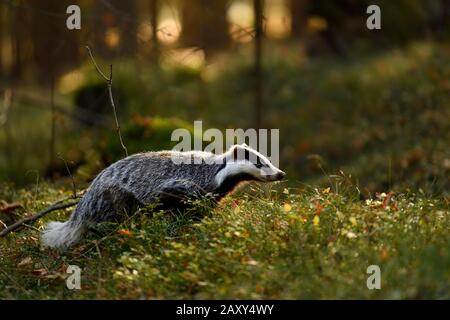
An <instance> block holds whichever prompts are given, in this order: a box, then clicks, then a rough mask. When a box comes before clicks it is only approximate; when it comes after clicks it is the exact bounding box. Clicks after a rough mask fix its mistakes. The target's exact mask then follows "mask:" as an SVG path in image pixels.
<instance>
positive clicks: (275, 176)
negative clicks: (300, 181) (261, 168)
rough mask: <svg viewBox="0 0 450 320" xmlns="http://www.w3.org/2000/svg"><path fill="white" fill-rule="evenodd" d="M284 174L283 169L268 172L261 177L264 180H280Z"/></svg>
mask: <svg viewBox="0 0 450 320" xmlns="http://www.w3.org/2000/svg"><path fill="white" fill-rule="evenodd" d="M285 176H286V173H285V172H284V171H281V170H280V171H277V172H276V173H274V174H268V175H265V176H264V177H263V179H264V180H265V181H279V180H282V179H283V178H284V177H285Z"/></svg>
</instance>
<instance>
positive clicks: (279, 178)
mask: <svg viewBox="0 0 450 320" xmlns="http://www.w3.org/2000/svg"><path fill="white" fill-rule="evenodd" d="M285 176H286V173H285V172H284V171H280V172H278V173H277V179H278V180H281V179H283V178H284V177H285Z"/></svg>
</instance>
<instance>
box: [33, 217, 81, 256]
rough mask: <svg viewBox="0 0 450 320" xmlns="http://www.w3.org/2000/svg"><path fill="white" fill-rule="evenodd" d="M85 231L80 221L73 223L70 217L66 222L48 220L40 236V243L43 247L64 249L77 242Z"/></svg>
mask: <svg viewBox="0 0 450 320" xmlns="http://www.w3.org/2000/svg"><path fill="white" fill-rule="evenodd" d="M84 231H85V226H84V225H83V224H82V223H75V221H73V220H72V219H69V220H68V221H66V222H56V221H52V222H49V223H48V224H47V225H46V227H45V229H44V231H43V232H42V236H41V243H42V245H43V246H44V247H50V248H55V249H58V250H59V251H65V250H66V249H67V248H68V247H70V246H71V245H72V244H74V243H75V242H77V241H78V240H79V239H80V237H81V235H82V234H83V233H84Z"/></svg>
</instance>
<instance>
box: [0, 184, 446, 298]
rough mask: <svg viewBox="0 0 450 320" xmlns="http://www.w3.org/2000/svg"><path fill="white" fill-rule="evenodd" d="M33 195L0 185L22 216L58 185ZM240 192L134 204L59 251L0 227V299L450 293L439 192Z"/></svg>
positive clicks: (34, 235)
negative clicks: (376, 279)
mask: <svg viewBox="0 0 450 320" xmlns="http://www.w3.org/2000/svg"><path fill="white" fill-rule="evenodd" d="M336 186H338V187H339V189H338V190H336V189H335V188H336ZM39 190H45V191H38V193H37V194H36V190H35V189H34V188H33V189H30V190H20V191H17V190H16V191H15V190H14V189H7V188H4V189H3V190H2V191H1V194H0V195H1V197H0V198H14V199H15V200H18V201H20V202H21V203H23V205H24V206H25V208H26V210H27V212H28V211H29V212H31V211H33V210H38V209H40V208H43V207H45V206H47V205H48V204H49V203H50V202H52V201H53V200H55V199H57V198H61V197H63V195H65V194H69V192H70V191H69V190H67V191H65V192H62V191H60V190H55V189H51V188H49V187H48V186H45V185H41V187H40V188H39ZM245 191H246V192H240V193H239V194H236V195H234V196H231V197H229V198H227V199H225V201H224V202H223V203H222V204H221V205H220V206H219V207H218V208H216V209H215V210H212V209H209V207H206V208H207V209H208V210H207V211H208V212H209V213H208V214H207V215H206V217H204V218H203V219H198V218H195V217H194V216H192V215H189V214H184V215H178V216H173V215H170V214H168V213H165V212H153V211H152V210H151V208H147V209H145V208H144V209H141V211H140V212H137V213H136V215H135V216H134V217H132V218H130V219H129V220H128V221H125V222H123V223H122V224H120V225H118V224H108V225H104V226H103V227H102V228H101V231H102V234H103V236H99V235H94V234H89V235H88V236H87V238H85V239H84V240H83V241H82V242H80V243H79V244H77V245H76V246H74V247H73V248H72V249H71V250H70V251H69V252H68V253H67V254H65V255H59V254H57V253H56V252H54V251H52V250H48V249H45V250H43V249H40V247H39V241H38V236H39V235H38V232H37V231H36V230H33V229H25V230H22V231H19V232H16V233H13V234H10V235H9V236H8V237H6V238H5V239H2V240H1V241H0V298H24V299H31V298H39V299H46V298H50V299H56V298H62V299H83V298H98V299H136V298H175V299H178V298H187V299H201V298H207V299H209V298H224V299H234V298H243V299H245V298H247V299H269V298H271V299H305V298H313V299H315V298H321V299H330V298H331V299H332V298H363V299H371V298H383V299H384V298H387V299H400V298H418V299H427V298H437V299H449V298H450V252H449V250H448V248H449V247H450V235H449V233H448V230H450V211H449V203H448V199H445V198H441V199H440V198H434V199H430V198H427V197H426V196H425V195H424V194H420V193H418V194H413V193H406V194H396V195H394V196H393V197H392V198H391V199H390V200H389V201H387V200H386V195H384V194H381V195H378V196H377V197H374V199H370V200H360V199H359V195H358V192H357V191H356V189H355V188H354V187H353V186H351V185H350V184H344V183H342V180H341V182H339V183H338V184H336V185H335V187H333V188H326V189H320V190H318V189H314V188H301V189H300V188H297V189H294V188H291V189H288V188H284V186H283V185H282V184H281V185H280V184H279V185H276V186H274V188H271V187H269V186H260V185H259V186H258V185H250V186H249V187H246V190H245ZM69 212H70V209H68V210H67V211H65V212H59V213H51V214H49V215H48V217H45V219H43V221H40V222H39V223H38V224H37V225H36V227H38V228H39V229H41V228H42V226H43V222H44V221H47V220H53V219H58V220H63V219H65V218H66V217H67V216H68V215H69ZM145 213H147V214H145ZM69 264H75V265H78V266H79V267H81V268H82V278H81V284H82V289H81V290H68V289H67V288H66V285H65V278H66V277H67V276H68V274H66V272H65V270H66V268H67V266H68V265H69ZM369 265H378V266H380V268H381V276H382V280H381V290H369V289H367V287H366V280H367V277H368V276H369V275H368V274H366V269H367V267H368V266H369Z"/></svg>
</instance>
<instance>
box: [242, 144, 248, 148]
mask: <svg viewBox="0 0 450 320" xmlns="http://www.w3.org/2000/svg"><path fill="white" fill-rule="evenodd" d="M241 147H243V148H248V147H249V146H248V145H247V144H246V143H243V144H241Z"/></svg>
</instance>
